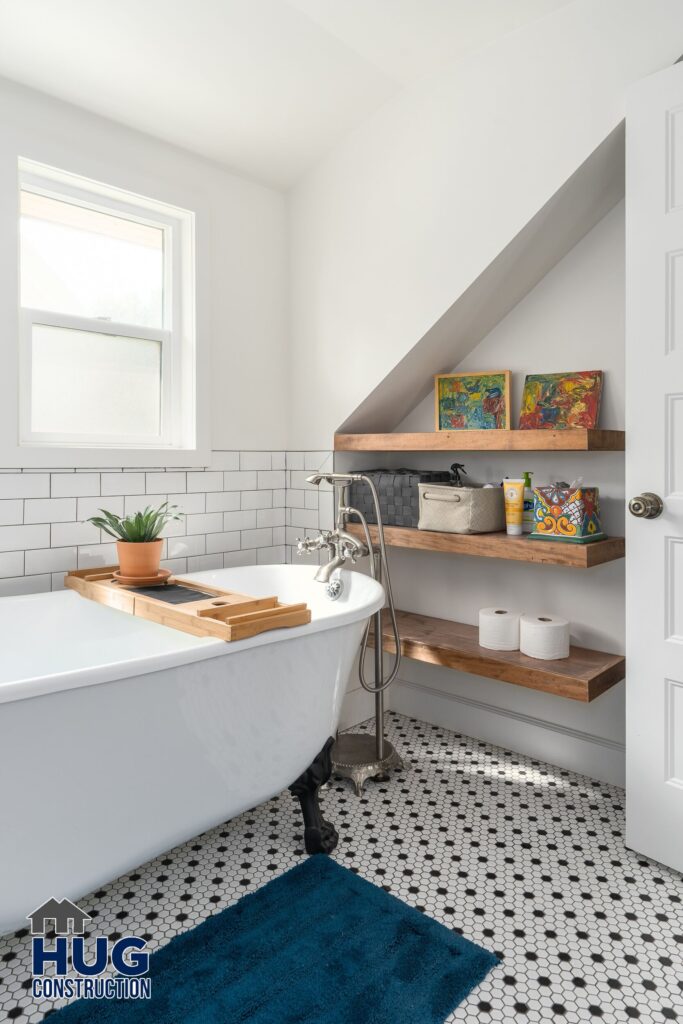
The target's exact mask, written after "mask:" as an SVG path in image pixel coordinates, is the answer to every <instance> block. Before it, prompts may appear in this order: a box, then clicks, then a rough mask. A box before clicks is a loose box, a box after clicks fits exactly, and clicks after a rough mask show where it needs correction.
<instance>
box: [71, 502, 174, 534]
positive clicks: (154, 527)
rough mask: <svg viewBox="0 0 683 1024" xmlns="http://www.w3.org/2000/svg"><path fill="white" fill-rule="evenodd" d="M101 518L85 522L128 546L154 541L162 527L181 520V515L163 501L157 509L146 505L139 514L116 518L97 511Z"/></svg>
mask: <svg viewBox="0 0 683 1024" xmlns="http://www.w3.org/2000/svg"><path fill="white" fill-rule="evenodd" d="M98 511H100V512H101V513H102V515H101V516H91V518H90V519H88V520H87V521H88V522H89V523H92V524H93V526H96V527H98V529H100V530H104V532H105V533H107V534H108V535H109V536H110V537H114V538H115V539H116V540H124V541H127V542H128V543H130V544H144V543H147V542H149V541H152V540H156V539H157V538H158V537H159V535H160V533H161V531H162V530H163V528H164V526H165V525H166V524H167V523H168V522H170V521H171V520H179V519H182V516H183V513H182V512H179V511H178V506H177V505H169V503H168V501H164V502H162V503H161V505H159V506H158V507H157V508H152V507H151V506H150V505H147V506H146V507H145V508H144V509H143V510H142V511H141V512H135V513H133V514H131V515H127V516H118V515H116V513H114V512H108V511H107V510H106V509H103V508H101V509H99V510H98Z"/></svg>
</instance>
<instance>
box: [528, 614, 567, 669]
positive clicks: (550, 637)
mask: <svg viewBox="0 0 683 1024" xmlns="http://www.w3.org/2000/svg"><path fill="white" fill-rule="evenodd" d="M519 649H520V651H521V652H522V654H526V655H528V656H529V657H530V658H540V659H541V660H542V661H556V660H557V659H558V658H568V657H569V623H568V622H567V620H566V619H560V618H558V617H557V616H554V615H522V617H521V619H520V623H519Z"/></svg>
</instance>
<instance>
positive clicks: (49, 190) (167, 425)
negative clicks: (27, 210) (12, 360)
mask: <svg viewBox="0 0 683 1024" xmlns="http://www.w3.org/2000/svg"><path fill="white" fill-rule="evenodd" d="M22 191H28V192H33V193H36V194H38V195H43V196H48V197H49V198H53V199H57V200H61V201H64V202H69V203H72V204H75V205H78V206H82V207H85V208H86V209H90V210H95V211H97V212H99V213H105V214H109V215H113V216H122V217H124V218H125V219H127V220H133V221H135V222H137V223H140V224H144V225H148V226H150V227H154V228H157V229H160V230H161V231H162V232H163V253H164V260H163V266H164V281H163V310H162V327H160V328H150V327H142V326H138V325H135V324H124V323H116V322H113V321H110V320H102V319H99V318H96V317H93V318H91V317H81V316H73V315H67V314H64V313H56V312H54V311H51V310H40V309H27V308H25V307H21V306H20V309H19V346H20V351H19V445H20V447H21V448H22V449H31V448H32V449H36V448H39V449H44V450H49V449H55V448H58V449H69V448H71V449H96V450H103V451H107V452H108V451H112V450H115V451H126V450H127V451H134V450H136V449H137V450H142V451H145V450H157V451H169V452H170V451H178V450H181V451H192V450H195V447H196V426H197V425H196V408H195V394H196V342H195V329H194V283H195V282H194V214H193V213H191V212H190V211H188V210H182V209H179V208H175V207H171V206H169V205H168V204H165V203H162V202H157V201H155V200H152V199H147V198H145V197H142V196H137V195H133V194H132V193H128V192H124V191H123V190H121V189H117V188H114V187H111V186H107V185H104V184H101V183H99V182H91V181H88V180H87V179H84V178H79V177H77V176H75V175H72V174H69V173H68V172H64V171H59V170H56V169H54V168H50V167H46V166H44V165H40V164H35V163H34V162H32V161H28V160H20V161H19V192H20V193H21V192H22ZM19 244H20V245H21V240H20V239H19ZM20 294H21V292H20ZM35 324H41V325H45V326H48V327H57V328H60V327H61V328H72V329H75V330H83V331H90V332H94V333H96V334H105V335H113V336H121V337H126V338H140V339H141V340H151V341H157V342H159V344H160V346H161V348H160V357H161V389H160V406H161V408H160V428H159V433H158V434H154V435H150V436H144V435H141V436H131V435H122V436H114V435H111V434H108V435H106V436H103V435H98V434H96V433H94V432H93V433H89V434H87V435H75V434H59V433H50V434H44V433H39V432H36V431H33V430H32V429H31V423H32V409H31V397H32V388H31V372H32V368H31V351H32V331H33V326H34V325H35Z"/></svg>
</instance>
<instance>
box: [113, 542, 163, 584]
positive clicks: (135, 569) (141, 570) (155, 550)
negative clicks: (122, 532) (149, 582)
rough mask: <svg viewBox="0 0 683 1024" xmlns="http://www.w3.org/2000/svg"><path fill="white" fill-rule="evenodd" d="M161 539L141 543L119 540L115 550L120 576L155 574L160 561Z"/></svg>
mask: <svg viewBox="0 0 683 1024" xmlns="http://www.w3.org/2000/svg"><path fill="white" fill-rule="evenodd" d="M163 543H164V542H163V540H162V539H161V538H159V539H158V540H149V541H145V542H144V543H142V544H131V543H130V541H125V540H119V541H117V542H116V550H117V552H118V556H119V570H120V572H121V575H122V576H132V577H136V576H137V577H144V576H155V575H156V573H158V572H159V562H160V561H161V545H162V544H163Z"/></svg>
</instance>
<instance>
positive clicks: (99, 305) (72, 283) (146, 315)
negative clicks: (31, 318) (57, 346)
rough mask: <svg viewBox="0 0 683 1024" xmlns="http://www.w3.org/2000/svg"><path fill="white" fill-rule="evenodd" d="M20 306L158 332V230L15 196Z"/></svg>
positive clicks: (66, 204)
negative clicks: (18, 206)
mask: <svg viewBox="0 0 683 1024" xmlns="http://www.w3.org/2000/svg"><path fill="white" fill-rule="evenodd" d="M20 231H21V305H22V306H24V307H25V308H27V309H44V310H50V311H52V312H53V313H70V314H71V315H72V316H83V317H101V318H104V319H107V320H114V321H116V322H118V323H124V324H138V325H140V326H141V327H163V326H169V325H164V324H163V280H164V266H163V264H164V248H163V243H164V233H163V231H162V230H161V228H155V227H149V226H147V225H145V224H138V223H137V222H136V221H132V220H127V219H126V218H125V217H117V216H113V215H111V214H107V213H99V212H97V211H96V210H88V209H86V208H85V207H83V206H78V205H76V204H75V203H69V202H64V201H62V200H60V199H51V198H49V197H47V196H41V195H37V194H36V193H34V192H26V191H23V190H22V192H21V224H20Z"/></svg>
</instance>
